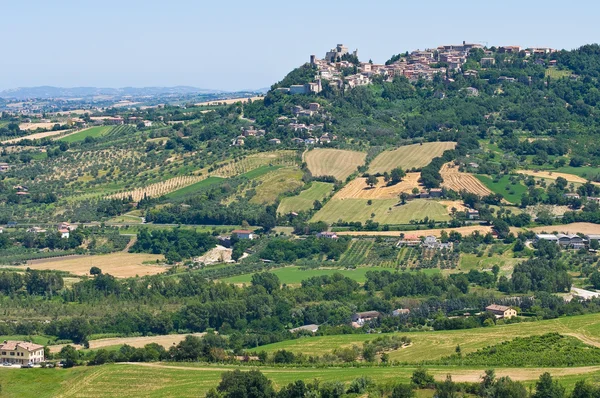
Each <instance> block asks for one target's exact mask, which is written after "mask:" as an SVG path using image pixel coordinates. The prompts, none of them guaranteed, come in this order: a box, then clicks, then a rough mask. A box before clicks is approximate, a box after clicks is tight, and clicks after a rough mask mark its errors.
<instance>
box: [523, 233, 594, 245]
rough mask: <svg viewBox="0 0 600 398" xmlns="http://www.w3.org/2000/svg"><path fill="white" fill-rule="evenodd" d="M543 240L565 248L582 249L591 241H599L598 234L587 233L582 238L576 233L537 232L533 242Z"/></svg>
mask: <svg viewBox="0 0 600 398" xmlns="http://www.w3.org/2000/svg"><path fill="white" fill-rule="evenodd" d="M542 240H545V241H547V242H553V243H556V244H557V245H560V246H561V247H564V248H566V249H584V248H585V247H586V246H587V245H588V244H589V243H590V242H591V241H593V240H596V241H600V235H595V234H588V235H585V236H584V237H583V238H582V237H581V236H579V235H577V234H537V235H535V242H539V241H542Z"/></svg>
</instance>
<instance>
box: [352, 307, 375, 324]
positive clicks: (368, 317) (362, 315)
mask: <svg viewBox="0 0 600 398" xmlns="http://www.w3.org/2000/svg"><path fill="white" fill-rule="evenodd" d="M379 317H381V314H380V313H379V311H365V312H357V313H356V314H354V315H352V327H355V328H359V327H361V326H363V325H364V324H365V322H369V321H372V320H373V319H377V318H379Z"/></svg>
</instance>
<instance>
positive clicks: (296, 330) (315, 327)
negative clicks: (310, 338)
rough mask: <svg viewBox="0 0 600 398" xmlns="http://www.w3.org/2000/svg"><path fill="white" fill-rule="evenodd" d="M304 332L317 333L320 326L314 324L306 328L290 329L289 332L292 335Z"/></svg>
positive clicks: (305, 326)
mask: <svg viewBox="0 0 600 398" xmlns="http://www.w3.org/2000/svg"><path fill="white" fill-rule="evenodd" d="M302 330H306V331H308V332H311V333H316V332H317V331H318V330H319V325H314V324H311V325H304V326H300V327H297V328H293V329H290V330H289V331H290V333H296V332H300V331H302Z"/></svg>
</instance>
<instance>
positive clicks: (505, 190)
mask: <svg viewBox="0 0 600 398" xmlns="http://www.w3.org/2000/svg"><path fill="white" fill-rule="evenodd" d="M475 177H477V179H478V180H479V181H481V182H482V183H483V185H485V186H486V187H488V188H489V189H490V191H492V192H494V193H499V194H500V195H502V196H503V197H504V199H506V200H507V201H509V202H511V203H520V202H521V196H522V195H523V194H524V193H525V192H527V187H526V186H525V185H523V184H521V183H520V182H518V183H516V184H515V185H513V184H512V183H511V182H510V180H509V178H510V177H509V176H502V178H501V179H500V180H498V181H497V182H494V180H493V179H492V178H491V177H489V176H486V175H482V174H477V175H476V176H475Z"/></svg>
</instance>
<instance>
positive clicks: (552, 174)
mask: <svg viewBox="0 0 600 398" xmlns="http://www.w3.org/2000/svg"><path fill="white" fill-rule="evenodd" d="M515 173H517V174H525V175H528V176H533V177H536V178H545V179H548V180H556V179H557V178H558V177H562V178H564V179H565V180H567V181H569V182H573V183H576V184H585V183H586V182H587V180H586V179H585V178H583V177H579V176H576V175H575V174H568V173H559V172H558V171H534V170H517V171H516V172H515ZM593 184H596V185H600V184H598V183H597V182H594V183H593Z"/></svg>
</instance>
